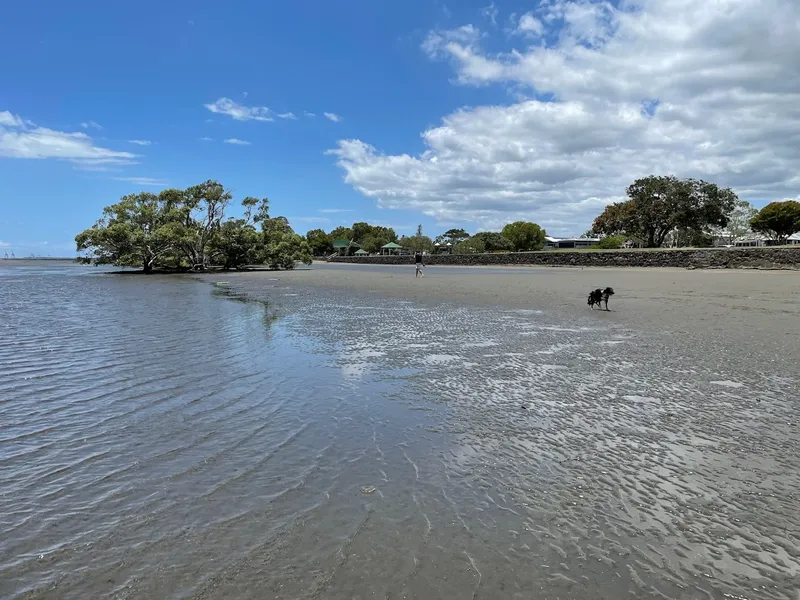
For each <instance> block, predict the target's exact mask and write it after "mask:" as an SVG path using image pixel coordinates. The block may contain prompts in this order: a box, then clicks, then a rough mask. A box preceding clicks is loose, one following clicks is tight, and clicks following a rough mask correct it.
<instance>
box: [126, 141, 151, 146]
mask: <svg viewBox="0 0 800 600" xmlns="http://www.w3.org/2000/svg"><path fill="white" fill-rule="evenodd" d="M128 143H129V144H136V145H137V146H149V145H150V144H152V143H153V142H151V141H150V140H128Z"/></svg>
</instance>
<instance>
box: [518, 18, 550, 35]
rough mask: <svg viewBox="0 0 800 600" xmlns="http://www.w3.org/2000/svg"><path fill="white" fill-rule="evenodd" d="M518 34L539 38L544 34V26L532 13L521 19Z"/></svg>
mask: <svg viewBox="0 0 800 600" xmlns="http://www.w3.org/2000/svg"><path fill="white" fill-rule="evenodd" d="M517 32H518V33H521V34H523V35H530V36H533V37H539V36H540V35H542V34H543V33H544V24H543V23H542V22H541V21H540V20H539V19H537V18H536V17H534V16H533V14H531V13H525V14H524V15H522V16H521V17H520V18H519V24H518V25H517Z"/></svg>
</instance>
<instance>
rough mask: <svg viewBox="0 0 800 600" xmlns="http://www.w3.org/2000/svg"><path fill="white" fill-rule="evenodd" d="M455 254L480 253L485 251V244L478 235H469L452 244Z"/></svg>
mask: <svg viewBox="0 0 800 600" xmlns="http://www.w3.org/2000/svg"><path fill="white" fill-rule="evenodd" d="M453 252H454V253H455V254H482V253H484V252H486V244H484V243H483V240H481V239H480V238H478V237H471V238H469V239H467V240H464V241H462V242H459V243H457V244H456V245H455V246H453Z"/></svg>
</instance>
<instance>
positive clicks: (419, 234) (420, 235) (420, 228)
mask: <svg viewBox="0 0 800 600" xmlns="http://www.w3.org/2000/svg"><path fill="white" fill-rule="evenodd" d="M417 237H422V225H417Z"/></svg>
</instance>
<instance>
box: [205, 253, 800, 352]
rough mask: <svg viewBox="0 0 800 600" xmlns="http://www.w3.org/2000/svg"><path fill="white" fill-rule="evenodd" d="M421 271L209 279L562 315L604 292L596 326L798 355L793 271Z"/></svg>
mask: <svg viewBox="0 0 800 600" xmlns="http://www.w3.org/2000/svg"><path fill="white" fill-rule="evenodd" d="M425 274H426V276H425V277H424V278H420V279H415V278H414V267H413V266H412V265H409V266H381V267H373V266H361V265H352V266H341V265H333V264H332V265H327V264H320V263H315V264H314V265H313V266H312V267H311V268H309V269H305V268H303V269H298V270H296V271H288V272H280V273H274V272H273V273H265V272H243V273H235V274H234V273H232V274H219V275H215V276H214V277H215V278H217V279H229V280H231V281H234V282H237V281H241V282H248V283H250V282H264V284H265V285H268V286H275V287H276V288H280V287H281V286H302V287H307V288H311V289H313V288H323V289H324V288H329V289H338V290H343V291H345V292H349V293H351V294H369V295H377V296H382V297H386V298H387V299H388V298H402V299H407V300H412V301H414V302H420V303H424V304H428V305H431V304H433V305H435V304H437V303H458V304H468V305H474V306H499V307H504V308H517V309H536V310H548V311H553V312H555V313H557V314H560V315H563V316H564V317H565V318H572V317H574V316H581V317H587V313H588V312H589V306H588V305H587V302H586V300H587V296H588V293H589V291H590V290H593V289H595V288H598V287H599V288H604V287H606V286H611V287H612V288H614V290H615V295H614V296H613V297H612V298H611V301H610V303H609V308H610V309H611V311H610V312H608V313H606V312H605V311H595V313H593V314H591V315H589V316H590V317H591V318H592V319H596V320H598V322H600V323H612V324H618V325H627V326H632V327H643V328H647V329H650V330H656V331H658V330H663V331H669V332H670V333H671V334H675V333H684V334H688V335H691V336H697V335H703V336H706V337H708V338H709V339H712V338H713V339H718V340H720V341H721V343H723V342H724V343H725V345H726V347H729V346H731V345H733V346H734V348H733V349H732V350H733V351H735V352H741V353H750V352H755V353H762V352H764V351H766V350H765V349H766V348H770V349H771V350H770V351H772V352H775V353H776V354H777V355H778V356H776V358H784V357H786V356H787V355H792V356H795V357H796V356H797V354H793V352H795V353H796V352H798V351H800V273H797V272H794V271H778V270H775V271H756V270H737V269H730V270H728V269H720V270H685V269H669V268H663V269H660V268H654V269H649V268H558V267H542V268H533V267H530V268H518V267H438V266H429V267H427V269H426V271H425ZM387 301H388V300H387ZM729 349H730V348H729Z"/></svg>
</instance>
